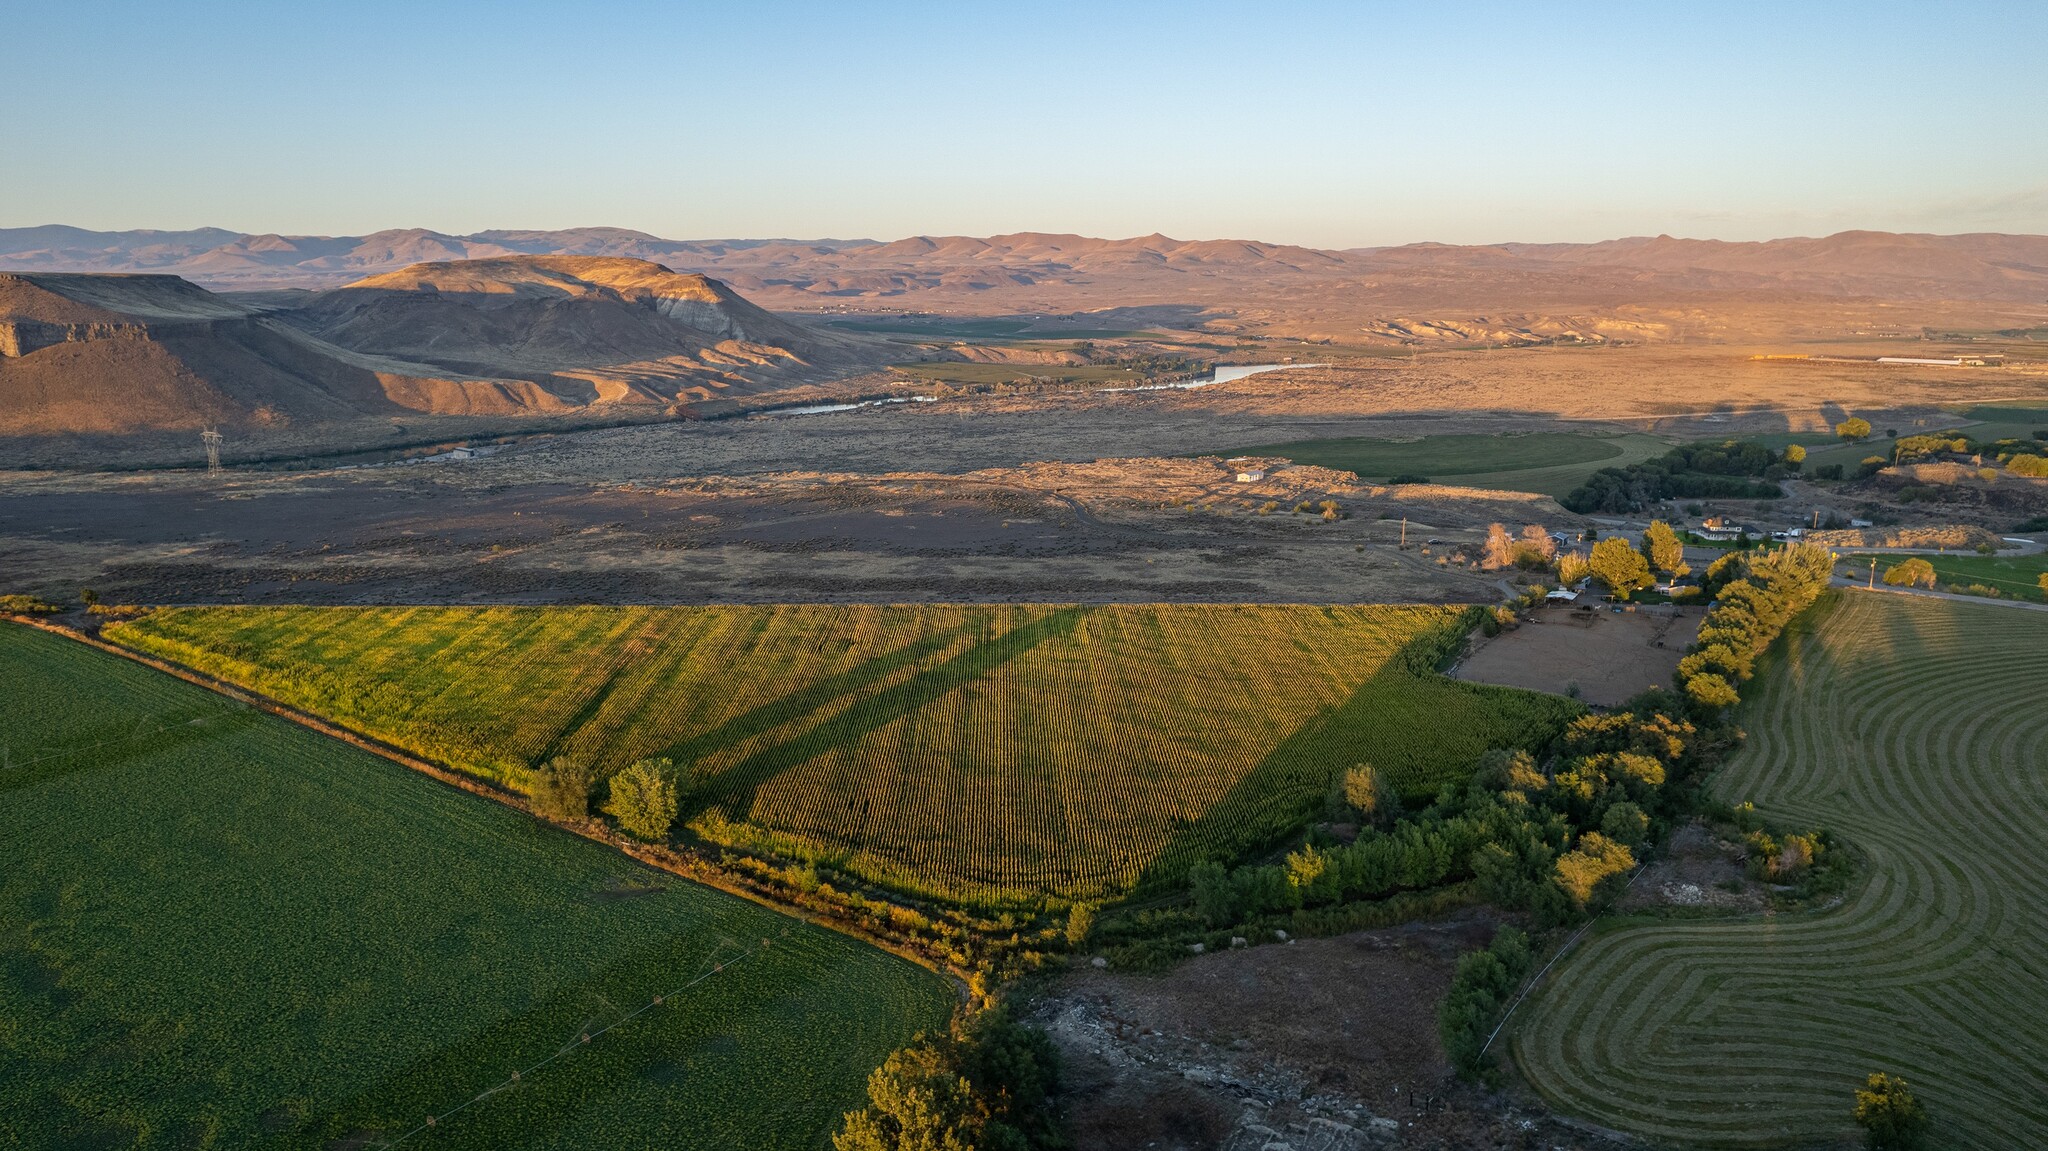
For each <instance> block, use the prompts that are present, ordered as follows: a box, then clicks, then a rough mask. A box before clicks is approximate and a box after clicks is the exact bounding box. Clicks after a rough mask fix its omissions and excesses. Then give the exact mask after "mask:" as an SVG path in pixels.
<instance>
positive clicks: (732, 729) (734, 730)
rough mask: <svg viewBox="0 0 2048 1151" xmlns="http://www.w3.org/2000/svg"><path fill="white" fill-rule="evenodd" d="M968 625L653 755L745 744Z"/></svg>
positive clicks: (685, 757) (692, 757)
mask: <svg viewBox="0 0 2048 1151" xmlns="http://www.w3.org/2000/svg"><path fill="white" fill-rule="evenodd" d="M968 626H969V625H967V624H964V623H963V624H961V625H960V626H959V627H954V628H948V629H946V630H944V631H938V632H933V633H932V634H930V635H927V636H923V637H921V638H919V639H916V640H913V641H911V642H910V643H907V644H904V645H903V646H902V647H899V648H896V649H895V650H893V651H887V652H883V653H882V654H881V655H878V656H875V657H874V658H872V659H869V660H866V661H863V662H862V663H860V664H858V665H856V666H854V667H851V668H848V669H847V670H845V671H842V672H839V673H838V674H836V675H829V676H826V677H824V678H823V679H819V680H814V681H812V682H810V683H807V684H805V685H804V686H802V687H800V688H798V689H797V690H795V691H792V692H790V693H789V694H787V695H783V696H778V697H777V698H775V699H772V700H770V701H768V702H767V703H764V704H761V705H760V706H758V707H754V708H750V709H749V710H747V711H745V712H743V713H741V714H739V715H736V716H734V717H732V718H731V719H728V720H726V721H725V722H724V723H721V724H719V725H718V726H717V727H714V728H712V729H710V730H709V731H703V732H699V733H697V734H696V735H692V736H688V737H686V738H684V739H681V740H678V741H676V742H675V743H673V744H670V745H669V746H668V747H665V748H663V749H662V750H660V751H657V752H655V753H654V754H655V755H657V756H665V757H667V758H669V759H672V760H674V761H676V762H677V763H691V762H694V761H696V760H698V759H701V758H703V757H704V756H707V755H710V754H712V753H713V752H718V751H723V750H725V749H726V748H728V747H732V746H735V745H737V744H742V743H745V742H746V741H748V740H750V739H753V738H754V737H756V736H759V735H764V734H766V733H767V732H770V731H773V730H775V729H776V728H778V727H781V726H783V725H785V724H788V723H791V722H793V721H795V720H797V719H800V718H802V717H804V716H807V715H810V714H811V713H812V712H815V711H817V710H819V709H820V708H823V707H825V706H827V705H829V704H832V703H835V702H837V701H838V700H840V699H842V698H844V697H846V696H849V695H852V694H854V693H855V692H858V691H860V690H862V689H863V688H866V687H868V686H869V685H871V684H874V683H877V682H879V681H881V680H884V679H887V678H888V677H889V676H891V675H894V674H895V673H896V672H897V671H899V670H901V669H902V668H905V667H908V666H911V665H913V664H916V663H918V662H919V661H921V660H923V659H924V658H925V657H927V656H929V655H932V654H934V653H936V652H940V651H944V650H945V648H946V646H947V645H948V644H951V643H952V642H953V641H954V640H955V639H956V638H958V637H959V636H960V634H961V633H963V632H965V631H966V630H967V628H968Z"/></svg>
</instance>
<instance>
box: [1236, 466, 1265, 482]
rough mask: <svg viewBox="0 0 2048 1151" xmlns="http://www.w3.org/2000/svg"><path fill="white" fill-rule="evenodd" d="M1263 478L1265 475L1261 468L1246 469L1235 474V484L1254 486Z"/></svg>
mask: <svg viewBox="0 0 2048 1151" xmlns="http://www.w3.org/2000/svg"><path fill="white" fill-rule="evenodd" d="M1265 478H1266V473H1265V470H1264V469H1262V468H1246V469H1245V470H1244V471H1241V472H1239V473H1237V482H1238V483H1241V484H1255V483H1258V482H1259V481H1260V480H1263V479H1265Z"/></svg>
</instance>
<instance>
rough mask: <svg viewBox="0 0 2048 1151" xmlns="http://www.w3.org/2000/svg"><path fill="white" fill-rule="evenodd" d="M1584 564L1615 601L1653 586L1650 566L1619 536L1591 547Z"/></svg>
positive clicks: (1640, 554)
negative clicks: (1590, 554) (1589, 554)
mask: <svg viewBox="0 0 2048 1151" xmlns="http://www.w3.org/2000/svg"><path fill="white" fill-rule="evenodd" d="M1588 562H1589V563H1590V565H1591V566H1592V569H1593V574H1594V575H1596V576H1598V577H1599V578H1600V582H1601V583H1604V584H1606V585H1607V590H1609V591H1611V592H1613V593H1614V595H1615V598H1617V599H1624V600H1625V599H1627V598H1628V597H1629V594H1630V593H1631V592H1634V591H1636V590H1638V589H1640V588H1646V587H1649V586H1650V585H1651V584H1652V583H1654V582H1655V581H1654V580H1652V579H1651V578H1650V565H1649V563H1648V562H1647V561H1645V560H1644V559H1643V556H1642V553H1641V552H1638V551H1637V550H1636V549H1634V548H1632V547H1630V546H1629V544H1628V541H1627V540H1625V539H1623V538H1621V537H1620V536H1610V537H1609V538H1607V539H1604V540H1601V541H1600V542H1599V543H1597V544H1594V545H1593V555H1592V557H1591V559H1590V560H1589V561H1588Z"/></svg>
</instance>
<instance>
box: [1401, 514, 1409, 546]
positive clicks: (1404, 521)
mask: <svg viewBox="0 0 2048 1151" xmlns="http://www.w3.org/2000/svg"><path fill="white" fill-rule="evenodd" d="M1401 550H1402V551H1404V552H1405V551H1407V550H1408V517H1407V516H1402V517H1401Z"/></svg>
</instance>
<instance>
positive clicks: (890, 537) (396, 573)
mask: <svg viewBox="0 0 2048 1151" xmlns="http://www.w3.org/2000/svg"><path fill="white" fill-rule="evenodd" d="M507 456H508V457H509V458H503V457H492V458H490V459H488V460H478V461H474V462H470V463H462V464H440V465H423V466H416V467H390V468H370V469H354V470H332V471H324V472H307V473H270V472H231V473H227V474H224V475H221V476H208V475H206V474H204V473H159V474H131V475H119V476H116V475H83V476H77V475H61V474H53V473H41V474H28V475H18V476H16V477H14V478H12V479H11V480H6V481H0V482H5V483H6V484H7V492H8V496H7V498H6V499H5V500H0V586H4V587H6V588H7V589H8V590H10V591H31V592H38V593H41V594H47V595H51V596H55V597H58V598H69V597H71V596H75V595H76V594H77V591H78V589H79V588H80V587H92V588H94V589H95V590H97V591H99V592H100V593H101V594H102V595H103V596H105V597H106V598H108V599H109V600H112V601H117V602H140V603H342V604H348V603H380V602H383V603H389V602H400V603H552V602H591V603H620V602H632V603H717V602H771V603H773V602H890V603H895V602H1011V601H1032V602H1254V603H1256V602H1270V603H1361V602H1485V601H1490V600H1492V599H1495V598H1497V595H1498V590H1497V588H1496V587H1495V586H1494V584H1493V583H1492V581H1490V580H1488V579H1486V578H1484V577H1482V576H1480V575H1479V574H1478V573H1475V572H1472V571H1469V570H1467V569H1466V568H1465V567H1463V566H1462V565H1457V564H1451V563H1448V562H1444V563H1439V562H1437V561H1438V559H1440V558H1442V557H1437V556H1426V555H1423V554H1421V553H1420V552H1418V551H1416V550H1413V549H1411V550H1407V551H1403V550H1401V549H1400V548H1399V547H1397V546H1395V545H1396V544H1397V543H1398V540H1399V538H1400V531H1401V528H1400V521H1401V519H1402V518H1404V517H1405V518H1408V519H1410V520H1411V521H1412V525H1413V527H1412V530H1411V535H1413V534H1420V533H1423V532H1443V533H1445V534H1446V535H1457V536H1469V537H1470V538H1472V539H1477V538H1478V537H1479V535H1480V534H1483V532H1484V525H1485V524H1486V523H1488V522H1490V521H1492V520H1496V519H1503V518H1505V519H1510V520H1514V521H1516V522H1520V521H1521V520H1524V519H1528V518H1532V517H1534V516H1539V515H1540V516H1547V517H1549V518H1551V519H1559V518H1560V517H1561V518H1562V519H1564V520H1570V519H1573V518H1575V517H1569V516H1568V515H1567V514H1566V513H1564V512H1563V511H1562V510H1561V509H1558V508H1557V507H1556V505H1555V504H1553V503H1551V502H1550V501H1549V500H1547V499H1543V498H1541V497H1533V496H1517V495H1514V494H1512V493H1497V492H1492V493H1489V492H1468V491H1463V490H1459V489H1450V488H1434V487H1423V486H1413V487H1403V488H1385V487H1379V486H1374V485H1364V484H1360V483H1358V482H1357V480H1356V479H1355V478H1354V477H1352V476H1351V475H1350V474H1349V473H1345V472H1331V471H1328V470H1327V469H1322V468H1307V467H1304V468H1280V467H1276V468H1274V470H1272V471H1271V472H1270V473H1269V474H1268V476H1267V477H1266V478H1265V479H1263V480H1260V481H1258V482H1254V483H1239V482H1237V479H1236V477H1237V474H1238V473H1237V471H1236V470H1234V469H1233V468H1231V467H1229V466H1227V465H1226V464H1225V463H1224V461H1221V460H1217V459H1213V458H1212V459H1196V460H1188V459H1173V458H1139V459H1109V460H1098V461H1092V462H1087V463H1063V462H1050V463H1035V464H1027V465H1024V466H1021V467H997V468H982V469H977V470H974V471H970V472H966V473H946V472H937V471H917V472H911V471H900V472H885V473H859V472H837V471H835V472H823V471H810V470H805V471H791V472H774V473H756V474H744V473H742V474H734V475H700V476H695V477H685V476H676V477H671V478H667V479H664V480H659V481H647V480H642V481H638V482H633V483H617V482H612V483H596V482H592V481H590V480H588V479H570V478H554V477H552V476H550V475H547V474H545V473H541V474H537V473H536V470H535V469H534V468H532V467H530V466H528V465H529V464H530V462H531V457H527V456H524V455H522V454H520V453H517V452H512V453H507ZM1324 500H1335V501H1336V502H1337V503H1338V504H1339V505H1340V507H1341V508H1342V513H1341V515H1340V517H1339V518H1338V519H1335V520H1329V519H1326V518H1325V517H1324V515H1323V514H1322V511H1321V503H1322V501H1324ZM1304 502H1306V503H1308V504H1309V505H1310V507H1311V511H1310V512H1308V513H1306V514H1299V513H1296V512H1295V511H1294V510H1293V509H1294V508H1295V507H1296V506H1298V505H1300V504H1302V503H1304ZM1262 512H1264V513H1266V514H1261V513H1262Z"/></svg>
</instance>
